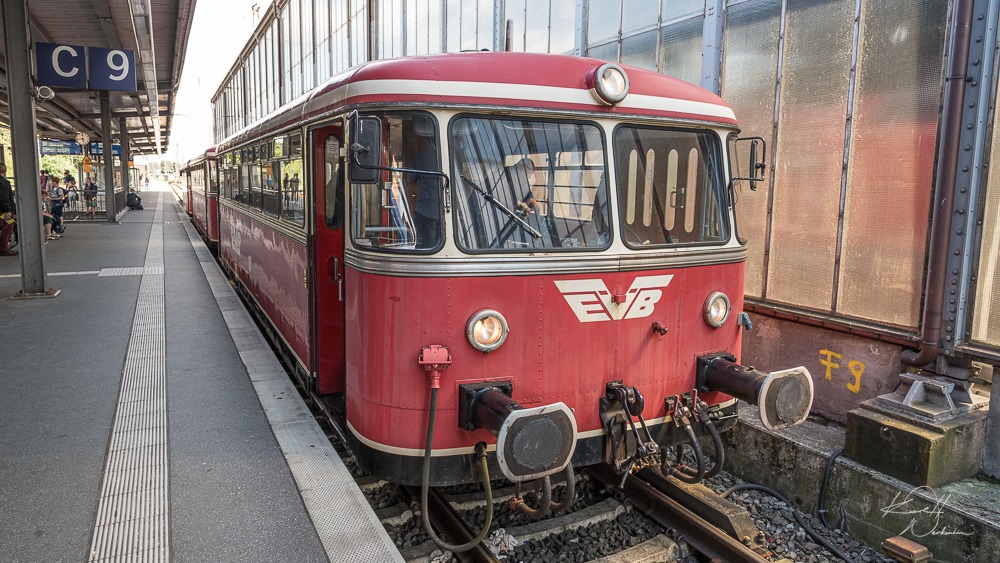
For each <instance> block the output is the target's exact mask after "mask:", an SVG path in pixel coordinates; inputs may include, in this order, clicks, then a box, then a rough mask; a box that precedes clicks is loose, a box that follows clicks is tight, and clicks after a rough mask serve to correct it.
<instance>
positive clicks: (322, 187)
mask: <svg viewBox="0 0 1000 563" xmlns="http://www.w3.org/2000/svg"><path fill="white" fill-rule="evenodd" d="M343 139H344V127H343V123H342V122H339V121H338V122H336V123H334V124H333V125H329V126H325V127H320V128H318V129H314V130H313V131H312V141H311V146H312V151H313V158H312V162H313V174H312V177H313V183H314V187H313V193H314V194H315V197H316V199H315V201H316V205H315V206H314V208H313V209H314V213H315V221H316V222H315V225H316V228H315V233H314V235H313V245H312V246H313V253H314V254H313V256H314V260H313V264H315V267H314V268H313V269H312V270H313V288H314V289H315V291H314V293H313V303H314V308H313V319H314V322H313V333H314V334H313V338H314V341H313V347H312V349H313V350H314V354H315V358H314V362H313V365H315V366H318V376H319V377H318V382H317V387H318V391H319V392H320V393H321V394H327V393H337V392H341V391H343V390H344V377H345V373H346V370H345V358H346V356H345V354H346V351H345V348H344V285H343V284H344V196H345V191H344V174H343V159H342V158H341V156H340V153H341V150H340V149H341V147H342V146H343Z"/></svg>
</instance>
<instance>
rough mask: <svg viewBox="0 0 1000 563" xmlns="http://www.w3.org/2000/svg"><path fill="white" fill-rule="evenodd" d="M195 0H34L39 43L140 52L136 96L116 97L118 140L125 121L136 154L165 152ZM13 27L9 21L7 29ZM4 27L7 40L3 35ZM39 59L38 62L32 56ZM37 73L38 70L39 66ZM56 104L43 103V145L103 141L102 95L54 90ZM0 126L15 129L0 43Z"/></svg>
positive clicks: (31, 13)
mask: <svg viewBox="0 0 1000 563" xmlns="http://www.w3.org/2000/svg"><path fill="white" fill-rule="evenodd" d="M195 2H196V0H31V1H30V2H28V19H29V21H28V24H29V26H30V27H29V29H30V34H31V41H32V43H33V44H37V43H50V44H58V45H74V46H82V47H87V48H93V47H98V48H103V49H121V50H124V51H133V52H134V53H135V76H136V91H135V92H134V93H132V92H124V91H111V92H110V101H111V112H112V113H111V115H112V120H111V121H112V125H111V127H112V135H113V136H114V137H116V138H117V137H118V136H119V135H120V131H119V127H120V123H121V121H120V119H119V118H125V127H126V128H127V130H128V138H129V144H130V146H131V152H132V154H145V155H155V154H158V153H159V152H165V151H166V149H167V146H168V143H169V140H170V127H171V123H172V121H173V115H172V114H173V109H174V103H175V99H176V96H177V86H178V84H179V82H180V76H181V68H182V66H183V64H184V55H185V50H186V47H187V42H188V35H189V33H190V31H191V18H192V15H193V14H194V8H195ZM8 25H11V22H4V26H8ZM3 32H4V30H3V27H2V26H0V34H3ZM32 59H33V60H34V57H32ZM33 68H35V67H34V65H33ZM53 90H54V91H55V98H53V99H51V100H37V101H36V103H35V109H36V114H37V116H36V117H37V127H38V136H39V138H41V139H64V140H74V141H79V140H82V138H83V135H87V136H89V138H90V139H91V140H92V141H97V140H99V139H100V136H101V121H100V117H101V109H100V93H99V92H97V91H92V90H91V91H88V90H82V89H81V90H70V89H63V88H54V89H53ZM0 123H2V124H3V125H4V126H7V127H9V126H10V105H9V103H8V92H7V53H6V47H5V44H4V42H3V41H0Z"/></svg>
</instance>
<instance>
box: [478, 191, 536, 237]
mask: <svg viewBox="0 0 1000 563" xmlns="http://www.w3.org/2000/svg"><path fill="white" fill-rule="evenodd" d="M461 178H462V180H463V181H465V182H466V183H467V184H469V185H470V186H472V187H473V188H474V189H475V190H476V191H477V192H479V195H481V196H483V199H485V200H486V201H488V202H490V204H492V205H493V207H496V208H497V209H499V210H500V212H501V213H503V214H504V215H506V216H507V217H509V218H510V219H511V220H512V221H513V224H514V225H517V226H518V227H521V229H522V230H524V232H526V233H528V234H529V235H531V237H532V238H534V239H535V240H541V238H542V233H540V232H538V231H536V230H535V228H534V227H532V226H531V225H529V224H528V223H527V222H526V221H525V220H524V219H521V218H520V217H518V215H517V213H514V212H513V211H511V210H510V208H508V207H507V206H506V205H504V204H502V203H500V201H498V200H497V198H495V197H493V194H491V193H489V192H488V191H486V190H484V189H482V188H480V187H479V186H477V185H476V183H475V182H473V181H472V180H470V179H468V178H466V177H465V176H461ZM508 223H509V222H508ZM501 232H502V229H501Z"/></svg>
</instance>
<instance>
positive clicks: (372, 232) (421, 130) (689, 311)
mask: <svg viewBox="0 0 1000 563" xmlns="http://www.w3.org/2000/svg"><path fill="white" fill-rule="evenodd" d="M735 136H736V120H735V117H734V116H733V113H732V111H731V110H730V109H729V108H728V107H727V106H726V105H725V104H724V103H723V102H722V100H720V99H719V98H718V97H716V96H715V95H713V94H711V93H709V92H706V91H704V90H702V89H700V88H697V87H695V86H692V85H690V84H687V83H684V82H681V81H678V80H675V79H672V78H669V77H666V76H663V75H659V74H656V73H653V72H648V71H645V70H640V69H635V68H628V67H624V68H623V67H619V66H617V65H609V64H606V63H604V62H602V61H597V60H592V59H584V58H576V57H568V56H554V55H534V54H518V53H463V54H452V55H436V56H428V57H420V58H409V59H399V60H389V61H379V62H373V63H369V64H366V65H363V66H361V67H358V68H355V69H352V70H350V71H348V72H346V73H344V74H341V75H339V76H337V77H334V78H333V79H331V80H330V81H329V82H328V83H327V84H325V85H323V86H321V87H319V88H317V89H316V90H314V91H313V92H312V93H310V94H309V95H307V96H304V97H303V98H301V99H299V100H297V101H296V102H293V103H292V104H290V105H288V106H286V107H284V108H281V109H280V110H278V111H277V112H275V113H274V114H272V115H271V116H269V117H268V118H266V119H265V120H263V121H262V122H260V123H257V124H255V125H253V126H251V127H249V128H248V129H247V130H245V131H243V132H241V133H239V134H237V135H235V136H233V137H232V138H229V139H227V140H225V141H224V142H223V143H222V144H221V145H220V146H219V148H218V154H219V156H218V159H217V162H218V180H219V185H220V186H221V190H220V196H219V201H220V203H219V208H218V212H217V217H218V221H219V224H218V230H217V233H218V234H217V240H218V244H219V255H220V258H221V261H222V263H223V264H224V266H225V268H226V269H227V270H228V273H229V274H230V275H231V276H232V278H233V279H234V280H235V281H236V282H237V285H238V287H239V288H240V289H241V290H242V291H243V293H244V294H245V296H246V297H247V298H248V300H249V301H250V303H251V304H252V305H253V308H254V309H256V311H257V312H258V313H259V314H260V315H261V317H262V318H263V319H264V320H265V321H266V322H267V323H268V324H269V325H270V326H271V327H272V328H273V335H272V336H273V337H274V340H275V342H276V343H277V345H278V346H279V348H281V350H282V351H283V352H284V353H285V356H286V359H287V360H288V361H289V362H290V364H291V365H292V366H293V367H294V371H295V372H296V373H297V375H298V376H299V377H300V379H301V380H302V381H303V383H305V384H306V385H308V386H309V387H311V388H312V389H314V390H315V391H317V392H318V393H319V394H321V395H323V396H324V397H326V399H327V402H328V403H329V404H330V405H334V406H335V409H339V410H338V412H339V414H340V416H341V417H342V421H343V426H344V429H345V433H346V435H347V438H348V441H349V442H350V446H351V448H352V450H353V452H354V453H355V455H356V457H357V459H358V461H359V463H360V464H361V465H362V466H363V467H364V468H365V469H367V470H369V471H371V472H372V473H374V474H376V475H379V476H381V477H383V478H387V479H389V480H392V481H396V482H402V483H410V484H414V483H419V482H420V481H421V476H420V465H421V463H422V460H423V456H425V455H429V456H430V457H431V458H432V459H433V463H432V466H433V468H434V470H433V472H432V473H431V476H430V477H429V481H430V484H432V485H439V484H449V483H458V482H468V481H473V480H475V479H477V478H478V474H477V471H476V470H475V459H474V457H473V455H471V454H472V453H473V451H474V448H475V446H476V444H478V443H485V444H487V449H488V450H489V451H490V454H489V455H488V462H489V466H490V468H491V473H492V472H494V471H499V472H501V473H503V474H504V475H506V476H507V477H508V478H512V479H514V480H526V479H534V478H537V477H540V476H544V475H550V474H552V473H555V472H558V471H561V470H563V469H564V468H565V467H566V466H567V464H568V463H573V464H574V465H586V464H593V463H598V462H602V461H603V462H608V463H611V464H612V465H613V466H615V467H617V468H618V469H619V470H622V469H627V468H628V466H629V465H630V463H631V462H633V461H635V459H637V457H639V456H640V455H641V454H649V453H651V452H653V451H656V450H657V449H663V448H666V447H667V446H672V445H676V444H679V443H686V442H687V441H688V439H689V438H688V437H687V436H686V435H685V432H686V430H685V428H684V426H685V425H684V424H682V421H685V420H688V419H691V420H695V419H698V418H699V416H700V417H703V418H711V420H713V421H715V422H717V423H718V426H719V427H721V428H723V429H724V428H725V427H726V426H728V425H729V424H731V423H732V421H733V419H732V415H733V414H734V413H735V409H736V400H735V399H734V398H733V397H732V396H730V395H727V394H725V393H723V392H722V391H727V392H729V393H731V394H735V395H736V396H740V397H744V398H749V399H750V400H757V399H761V402H764V401H763V398H764V394H767V393H778V391H777V390H778V389H779V388H780V389H781V391H780V392H781V393H782V395H781V397H777V403H778V404H779V407H778V408H777V410H775V409H774V408H771V407H769V408H770V409H771V410H770V411H768V414H769V415H770V416H771V417H772V419H771V422H772V423H773V424H774V425H775V426H782V425H788V424H791V423H794V422H797V421H799V420H801V419H802V418H804V417H805V414H806V413H808V410H809V406H810V405H811V380H809V376H808V373H807V372H806V373H804V375H803V373H802V372H803V371H804V370H801V371H795V372H794V373H788V374H778V375H775V374H760V373H759V372H753V370H748V369H746V368H740V367H739V366H738V365H737V364H736V361H737V358H738V357H739V353H740V337H741V331H742V330H743V329H744V327H745V326H747V325H748V322H747V320H746V318H745V316H744V315H742V314H741V313H742V307H743V275H744V261H745V256H746V247H745V245H744V244H742V243H741V242H740V241H739V240H738V237H737V236H736V234H737V228H736V225H735V220H736V212H735V209H734V205H735V199H736V193H735V189H736V188H735V184H734V182H732V181H731V178H732V177H733V176H737V175H738V174H737V173H736V171H735V170H731V160H732V157H733V153H734V149H733V147H734V146H735ZM733 166H735V164H733ZM198 197H199V196H198V195H195V196H194V199H195V200H197V199H198ZM208 201H211V200H210V199H209V200H208ZM202 209H204V213H205V214H206V215H207V216H211V215H212V214H213V210H212V208H211V205H210V204H206V205H204V206H201V204H198V203H196V204H195V205H194V210H195V211H194V216H195V218H196V219H195V222H196V224H199V225H201V224H202V222H201V220H200V219H198V217H199V215H200V213H201V212H202V211H201V210H202ZM203 224H204V227H201V226H200V227H199V230H202V229H204V230H203V231H202V232H203V234H204V235H205V236H206V237H207V238H209V239H211V237H212V233H213V230H212V223H211V221H210V220H208V219H206V220H205V221H204V223H203ZM723 364H724V365H723ZM741 370H742V371H741ZM744 372H745V373H746V374H748V375H746V376H744V375H742V374H743V373H744ZM754 377H756V379H754ZM786 383H787V385H786ZM434 386H437V387H436V388H435V390H434V391H433V392H432V390H431V388H432V387H434ZM747 389H750V391H747ZM432 397H433V399H434V402H436V406H435V407H432V406H431V404H430V403H431V398H432ZM769 397H770V398H771V399H776V396H775V395H769ZM771 402H772V403H774V402H775V401H774V400H772V401H771ZM772 407H773V405H772ZM762 410H767V409H762ZM793 411H794V412H793ZM699 413H700V415H699ZM640 415H641V416H640ZM434 416H436V427H434V426H433V424H432V425H431V426H432V427H431V428H430V429H429V428H428V420H429V418H432V419H433V418H434ZM692 424H693V425H694V426H695V427H696V428H695V430H698V429H699V428H701V427H700V426H698V425H697V424H694V423H692ZM647 430H648V432H647ZM428 433H430V434H431V436H430V442H429V443H430V444H431V448H430V450H429V451H426V450H425V447H424V446H425V443H427V442H428ZM498 449H499V451H498Z"/></svg>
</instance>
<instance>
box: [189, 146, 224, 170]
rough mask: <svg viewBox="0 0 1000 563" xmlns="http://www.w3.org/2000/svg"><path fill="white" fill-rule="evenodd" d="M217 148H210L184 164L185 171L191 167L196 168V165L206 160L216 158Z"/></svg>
mask: <svg viewBox="0 0 1000 563" xmlns="http://www.w3.org/2000/svg"><path fill="white" fill-rule="evenodd" d="M216 148H217V147H209V148H208V149H206V150H205V152H203V153H201V154H199V155H198V156H196V157H194V158H192V159H191V160H188V161H187V162H185V163H184V168H183V170H187V169H188V168H190V167H192V166H194V165H196V164H198V163H200V162H202V161H204V160H205V159H212V158H215V149H216Z"/></svg>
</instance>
